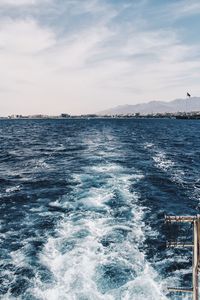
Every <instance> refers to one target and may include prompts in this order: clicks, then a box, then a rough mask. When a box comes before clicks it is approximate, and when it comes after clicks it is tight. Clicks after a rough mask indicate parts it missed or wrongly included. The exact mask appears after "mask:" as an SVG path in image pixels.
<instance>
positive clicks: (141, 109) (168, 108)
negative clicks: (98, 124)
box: [98, 97, 200, 115]
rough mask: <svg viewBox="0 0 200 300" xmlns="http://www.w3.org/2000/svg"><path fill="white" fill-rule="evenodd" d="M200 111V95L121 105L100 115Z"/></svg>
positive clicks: (101, 112)
mask: <svg viewBox="0 0 200 300" xmlns="http://www.w3.org/2000/svg"><path fill="white" fill-rule="evenodd" d="M191 111H200V97H191V98H190V99H176V100H173V101H170V102H165V101H150V102H147V103H141V104H135V105H128V104H127V105H119V106H116V107H113V108H110V109H107V110H103V111H100V112H99V113H98V114H99V115H120V114H135V113H140V114H152V113H177V112H191Z"/></svg>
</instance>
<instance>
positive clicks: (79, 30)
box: [0, 0, 200, 115]
mask: <svg viewBox="0 0 200 300" xmlns="http://www.w3.org/2000/svg"><path fill="white" fill-rule="evenodd" d="M199 28H200V1H199V0H177V1H176V0H0V115H7V114H13V113H22V114H27V113H29V114H34V113H47V114H59V113H61V112H66V113H90V112H96V111H99V110H103V109H106V108H109V107H112V106H116V105H120V104H135V103H141V102H146V101H149V100H172V99H175V98H184V97H185V94H186V91H190V92H191V93H192V95H195V96H199V95H200V34H199Z"/></svg>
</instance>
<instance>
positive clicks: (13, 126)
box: [0, 119, 200, 300]
mask: <svg viewBox="0 0 200 300" xmlns="http://www.w3.org/2000/svg"><path fill="white" fill-rule="evenodd" d="M199 170H200V121H198V120H176V119H62V120H61V119H60V120H59V119H57V120H56V119H55V120H30V119H29V120H28V119H27V120H25V119H24V120H0V299H6V300H12V299H23V300H40V299H44V300H47V299H48V300H65V299H66V300H122V299H123V300H143V299H145V300H167V299H191V295H190V294H187V293H185V295H183V294H181V293H172V292H171V293H169V292H168V290H167V287H168V286H170V287H179V286H181V287H185V288H188V287H191V286H192V281H191V278H192V277H191V270H192V268H191V267H192V250H191V249H190V248H187V249H185V248H183V249H173V248H167V247H166V241H183V242H184V243H185V241H192V226H191V224H180V225H178V224H171V225H170V224H166V223H165V215H196V214H198V213H199V212H200V210H199V209H200V202H199V200H200V177H199Z"/></svg>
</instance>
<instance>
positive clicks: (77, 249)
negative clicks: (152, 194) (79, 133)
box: [31, 143, 166, 300]
mask: <svg viewBox="0 0 200 300" xmlns="http://www.w3.org/2000/svg"><path fill="white" fill-rule="evenodd" d="M90 147H91V149H90V151H89V152H90V153H91V152H93V155H94V154H95V155H96V157H98V155H99V152H98V149H97V143H90ZM107 147H108V146H107ZM105 150H108V149H103V147H100V151H101V154H102V152H104V151H105ZM112 150H113V149H112V147H110V151H105V153H106V154H105V153H104V161H103V162H102V161H101V162H98V163H95V164H93V165H90V166H88V167H84V168H83V170H82V172H81V173H79V174H76V175H74V180H75V181H76V182H77V183H78V184H77V186H76V187H75V188H74V191H73V197H72V198H73V201H72V202H71V206H72V210H71V212H70V214H69V215H67V216H65V217H64V219H63V221H62V222H61V223H60V225H59V226H58V228H57V232H56V237H49V239H48V241H47V243H46V245H45V246H44V249H43V251H42V253H41V254H40V262H41V264H43V265H44V266H45V267H47V269H48V270H49V272H50V273H51V274H52V277H53V280H52V281H51V282H50V283H49V284H48V283H45V284H44V282H42V281H41V279H39V278H36V280H35V283H34V288H33V289H32V290H31V294H32V295H34V296H35V297H36V298H39V299H52V300H54V299H55V300H58V299H70V300H71V299H91V300H94V299H95V300H96V299H108V300H109V299H112V300H114V299H127V300H128V299H130V300H131V299H135V300H139V299H148V300H150V299H151V300H156V299H159V300H161V299H166V297H165V296H164V294H163V293H162V286H161V278H159V276H158V274H157V272H156V271H155V270H154V269H153V268H152V267H151V265H150V264H149V263H148V261H147V259H146V257H145V252H144V251H143V250H142V249H143V244H144V242H145V223H144V221H143V219H144V215H145V210H146V208H145V207H142V206H140V205H139V201H138V194H137V193H136V192H134V184H135V183H137V182H138V181H140V180H141V179H142V178H143V175H142V174H140V173H139V172H137V171H136V170H133V169H132V170H127V169H126V168H125V167H122V166H120V165H119V164H116V163H110V162H109V157H113V151H112ZM116 155H117V154H116Z"/></svg>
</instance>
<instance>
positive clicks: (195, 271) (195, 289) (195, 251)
mask: <svg viewBox="0 0 200 300" xmlns="http://www.w3.org/2000/svg"><path fill="white" fill-rule="evenodd" d="M193 224H194V227H193V230H194V233H193V237H194V248H193V267H192V281H193V300H198V299H199V298H198V252H199V243H198V227H199V226H198V225H199V219H197V220H195V221H194V223H193Z"/></svg>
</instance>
